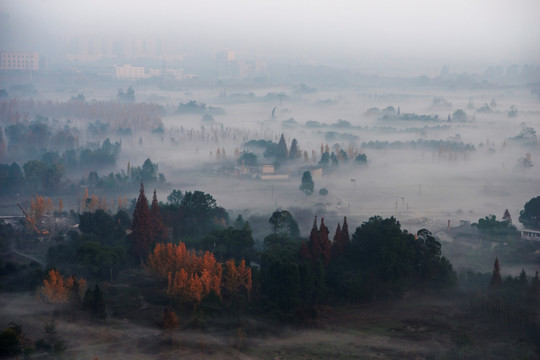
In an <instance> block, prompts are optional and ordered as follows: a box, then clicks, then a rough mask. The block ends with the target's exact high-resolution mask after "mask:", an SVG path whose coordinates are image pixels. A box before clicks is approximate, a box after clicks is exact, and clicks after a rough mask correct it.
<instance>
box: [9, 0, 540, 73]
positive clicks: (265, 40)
mask: <svg viewBox="0 0 540 360" xmlns="http://www.w3.org/2000/svg"><path fill="white" fill-rule="evenodd" d="M0 11H1V12H2V14H3V19H5V20H6V21H5V22H4V21H3V23H4V24H3V25H2V39H1V41H2V44H3V47H7V49H6V50H11V51H15V50H18V49H19V48H21V47H23V48H24V50H25V51H34V50H35V49H36V48H38V50H39V51H40V52H43V53H44V54H45V55H46V56H50V57H51V58H52V57H53V55H57V54H59V53H61V52H62V51H65V50H68V51H70V50H73V49H70V48H69V47H70V46H71V45H69V44H70V43H72V42H73V40H76V39H77V38H79V37H86V38H90V39H91V38H102V39H108V41H113V40H121V39H126V38H131V39H136V38H138V39H141V40H142V39H151V40H157V39H162V40H164V41H166V44H167V45H166V48H167V51H174V52H177V53H178V54H192V55H200V54H206V55H207V54H212V53H215V52H217V51H219V50H221V49H224V48H229V49H233V50H234V51H235V52H236V54H237V56H238V57H240V58H245V59H256V60H265V61H268V60H272V61H280V62H285V63H292V64H305V63H308V64H316V65H330V66H340V67H350V68H355V69H359V70H361V71H364V72H368V73H385V74H389V75H419V74H428V75H433V74H436V73H438V71H439V69H440V67H441V66H442V65H444V64H452V65H454V66H455V69H456V70H457V71H458V72H465V71H471V69H472V70H478V69H479V66H482V67H485V66H486V64H497V63H508V64H510V63H530V62H533V61H538V59H539V57H540V50H539V47H538V43H540V35H539V34H540V25H539V21H538V13H540V5H539V4H538V2H537V1H534V0H521V1H517V2H511V1H506V0H501V1H474V2H470V1H465V0H460V1H452V2H446V1H445V2H442V1H441V2H439V1H436V2H431V1H422V0H418V1H416V0H415V1H409V2H407V3H403V2H401V1H368V2H361V3H358V4H352V3H351V2H349V1H337V2H335V1H333V2H329V1H325V0H321V1H315V2H313V1H311V2H305V1H294V2H286V1H263V2H256V3H253V2H248V1H242V0H235V1H225V2H223V1H212V0H206V1H197V2H193V1H192V2H183V3H181V4H178V3H175V2H171V1H157V2H154V3H152V4H151V5H150V4H148V3H147V2H143V1H115V2H113V3H111V2H107V1H92V2H76V3H74V2H71V1H64V0H50V1H37V2H36V1H30V0H24V1H2V3H1V8H0ZM20 24H32V25H31V26H20ZM164 52H166V51H164Z"/></svg>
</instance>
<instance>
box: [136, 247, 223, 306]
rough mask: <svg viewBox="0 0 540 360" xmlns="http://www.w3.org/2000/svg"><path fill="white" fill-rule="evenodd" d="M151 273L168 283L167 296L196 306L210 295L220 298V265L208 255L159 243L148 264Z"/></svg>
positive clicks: (212, 256) (149, 257)
mask: <svg viewBox="0 0 540 360" xmlns="http://www.w3.org/2000/svg"><path fill="white" fill-rule="evenodd" d="M146 267H147V269H148V271H150V272H151V273H153V274H154V275H156V276H157V277H159V278H162V279H167V289H166V294H167V295H168V296H169V297H170V298H171V299H174V300H177V301H180V302H190V303H193V304H194V306H197V305H198V304H199V303H200V301H201V300H202V299H203V298H204V297H205V296H206V295H208V294H210V293H211V292H214V293H215V294H216V295H217V296H221V291H220V289H221V274H222V268H221V264H220V263H218V262H217V261H216V258H215V257H214V255H212V254H211V253H209V252H205V253H204V254H197V253H196V252H194V251H190V250H187V249H186V245H185V244H184V243H179V244H178V245H175V244H171V243H167V244H163V243H158V244H156V247H155V248H154V251H153V252H152V253H150V255H149V256H148V260H147V262H146Z"/></svg>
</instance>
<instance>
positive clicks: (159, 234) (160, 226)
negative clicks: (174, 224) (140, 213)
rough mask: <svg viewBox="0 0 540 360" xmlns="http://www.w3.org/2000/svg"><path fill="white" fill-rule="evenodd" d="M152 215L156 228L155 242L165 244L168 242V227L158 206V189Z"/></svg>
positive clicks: (154, 197)
mask: <svg viewBox="0 0 540 360" xmlns="http://www.w3.org/2000/svg"><path fill="white" fill-rule="evenodd" d="M150 215H151V216H152V224H153V226H154V236H155V239H154V240H155V242H164V241H166V240H167V227H166V226H165V224H164V223H163V219H162V218H161V209H160V207H159V204H158V200H157V195H156V189H154V196H153V197H152V205H151V206H150Z"/></svg>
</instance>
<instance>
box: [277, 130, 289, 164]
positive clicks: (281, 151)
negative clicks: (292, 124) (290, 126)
mask: <svg viewBox="0 0 540 360" xmlns="http://www.w3.org/2000/svg"><path fill="white" fill-rule="evenodd" d="M288 155H289V151H288V150H287V143H286V142H285V137H284V136H283V134H281V138H280V139H279V143H278V151H277V154H276V157H277V158H278V159H286V158H287V156H288Z"/></svg>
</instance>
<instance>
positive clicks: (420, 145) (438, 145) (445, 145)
mask: <svg viewBox="0 0 540 360" xmlns="http://www.w3.org/2000/svg"><path fill="white" fill-rule="evenodd" d="M362 147H364V148H370V149H426V150H432V151H437V150H441V149H444V150H445V151H454V152H463V151H475V150H476V149H475V147H474V145H472V144H464V143H463V142H461V141H460V142H456V141H444V140H422V139H419V140H411V141H392V142H388V141H379V140H377V141H369V142H363V143H362Z"/></svg>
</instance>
